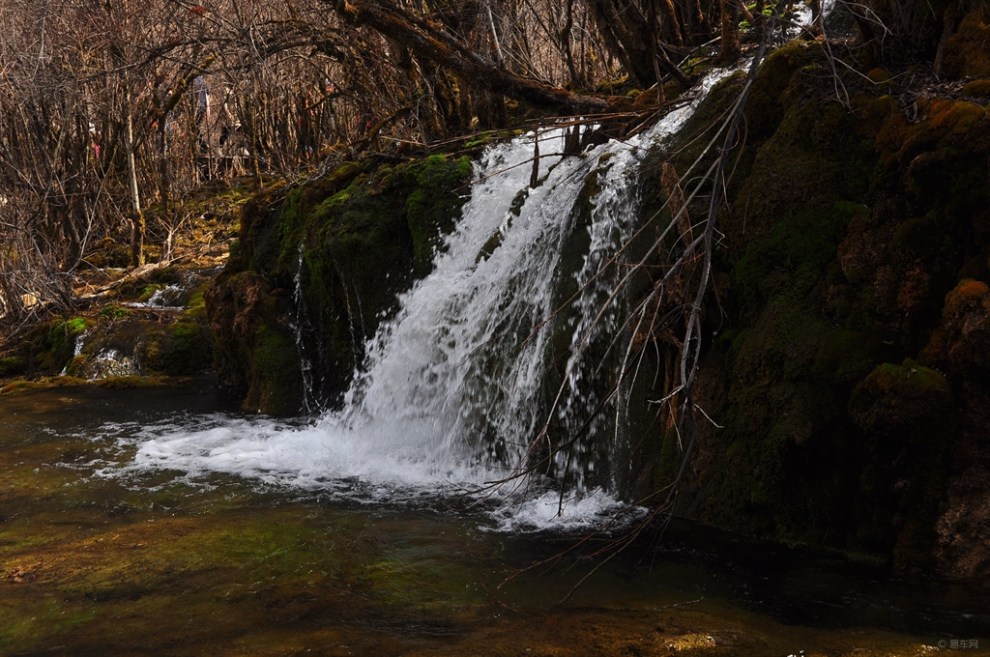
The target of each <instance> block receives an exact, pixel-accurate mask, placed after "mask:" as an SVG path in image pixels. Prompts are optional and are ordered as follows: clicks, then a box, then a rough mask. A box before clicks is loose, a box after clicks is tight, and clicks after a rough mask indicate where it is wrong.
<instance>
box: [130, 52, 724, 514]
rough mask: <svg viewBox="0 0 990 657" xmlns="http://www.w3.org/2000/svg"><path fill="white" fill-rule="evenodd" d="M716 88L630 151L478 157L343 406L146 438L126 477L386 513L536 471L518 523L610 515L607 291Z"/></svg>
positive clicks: (610, 324) (509, 152)
mask: <svg viewBox="0 0 990 657" xmlns="http://www.w3.org/2000/svg"><path fill="white" fill-rule="evenodd" d="M728 73H729V72H728V71H719V72H717V73H715V74H712V75H710V76H708V77H707V78H706V79H705V80H704V81H703V83H702V84H701V87H700V90H699V91H698V93H697V94H696V99H695V101H694V102H693V103H692V104H691V105H685V106H683V107H682V108H680V109H678V110H676V111H674V112H672V113H670V114H668V115H667V116H666V117H665V118H663V119H662V120H661V121H660V122H659V123H657V124H656V125H655V126H654V127H652V128H651V129H649V130H647V131H646V132H644V133H642V134H640V135H639V136H637V137H635V138H632V139H631V140H629V141H627V142H617V141H611V142H609V143H606V144H603V145H599V146H596V147H593V148H591V149H589V150H587V151H585V152H584V153H581V154H579V155H565V154H564V153H563V151H564V141H563V140H564V133H565V131H564V130H563V129H548V130H540V131H536V132H533V133H530V134H528V135H525V136H523V137H520V138H517V139H515V140H513V141H511V142H508V143H504V144H499V145H495V146H492V147H491V148H489V149H488V150H487V151H486V152H485V154H484V155H483V157H482V158H481V160H480V161H479V162H478V163H477V164H476V169H475V178H476V183H475V184H474V185H473V187H472V189H471V195H470V199H469V200H468V201H467V203H466V205H465V206H464V209H463V217H462V219H461V221H460V222H459V224H458V226H457V228H456V230H455V231H454V232H453V233H452V234H451V235H450V236H449V237H448V238H447V240H446V242H445V244H444V248H442V249H441V250H440V252H439V253H438V254H437V256H436V261H435V266H434V270H433V272H432V273H431V274H430V275H429V276H427V277H426V278H424V279H422V280H421V281H419V282H418V283H417V284H415V286H414V287H413V288H412V289H411V290H409V291H408V292H407V293H405V294H404V295H403V296H402V297H401V298H400V300H399V301H400V308H399V311H398V313H397V315H396V316H395V317H394V318H393V319H392V320H391V321H389V322H387V323H386V324H384V325H383V326H382V328H381V330H380V331H379V332H378V334H377V335H376V336H375V337H374V338H373V340H372V341H371V343H370V344H369V345H368V346H367V349H366V353H367V358H366V362H365V363H364V366H363V367H362V369H361V371H360V372H359V373H358V374H357V375H356V376H355V380H354V382H353V385H352V387H351V389H350V391H349V392H348V393H347V395H346V397H345V405H344V408H343V409H341V410H337V411H332V412H326V413H324V414H323V415H322V416H321V417H319V418H318V419H317V420H315V421H313V422H310V423H308V424H306V425H304V426H299V425H298V424H297V425H291V424H285V423H280V422H276V421H273V420H270V419H264V418H252V419H245V418H232V417H214V418H209V419H204V418H196V419H195V420H194V421H193V422H191V423H190V424H191V426H188V427H186V428H185V429H180V428H178V427H175V426H174V425H171V426H168V427H151V428H149V429H148V430H146V431H145V432H144V433H143V434H142V435H141V436H139V437H138V438H137V439H136V440H135V442H136V446H137V454H136V457H135V459H136V460H135V466H136V467H138V468H145V467H153V468H169V469H179V470H185V471H186V472H188V473H190V474H191V475H193V476H196V475H200V474H203V473H206V472H209V471H226V472H232V473H238V474H242V475H246V476H252V477H259V478H261V479H263V480H267V481H271V482H276V483H279V484H284V485H295V486H301V487H305V488H309V489H319V490H321V491H325V492H328V494H330V493H334V492H336V493H339V494H341V495H348V496H356V497H361V498H371V499H389V500H397V499H409V498H416V497H421V496H423V495H436V494H437V493H438V492H443V491H445V490H447V491H450V490H457V491H469V492H470V491H472V490H473V491H478V490H481V489H484V488H485V487H486V486H487V484H488V483H489V482H492V481H494V480H502V479H506V478H511V477H512V476H513V475H514V474H517V473H518V472H519V469H520V468H525V467H527V466H532V465H534V464H535V465H536V468H535V469H536V471H537V474H538V476H536V477H535V478H533V477H525V478H519V479H518V480H514V481H516V482H517V483H518V482H522V481H525V482H526V483H527V484H530V486H528V488H529V489H530V490H531V491H532V490H536V491H537V493H538V495H537V499H540V500H542V502H541V503H540V504H542V506H540V507H538V508H535V509H531V510H532V511H533V512H534V513H535V515H536V516H538V517H540V518H542V519H543V520H545V521H546V520H550V519H551V518H559V517H560V516H561V513H560V512H561V508H560V503H559V500H558V493H557V492H553V491H558V490H560V489H561V488H566V489H567V490H568V491H570V492H569V493H568V495H569V497H568V500H569V501H570V504H569V509H570V511H571V512H573V513H576V514H577V515H578V516H581V517H585V516H588V515H591V516H594V515H595V514H597V513H600V512H601V511H602V509H603V508H608V507H611V506H612V505H614V503H615V502H614V498H613V497H612V496H611V492H612V491H614V490H615V482H614V480H613V474H612V473H613V471H614V469H615V467H614V466H615V465H616V463H615V462H616V461H618V460H621V452H622V450H623V449H624V446H623V444H622V442H623V423H624V418H623V417H622V414H621V413H620V412H619V410H620V409H621V408H622V407H623V405H622V404H621V403H617V401H618V399H617V395H616V393H615V390H616V387H615V383H616V382H615V378H616V375H615V370H617V369H618V368H617V365H618V361H617V359H618V358H621V354H622V351H623V344H622V339H623V338H622V335H623V333H624V331H623V327H622V323H623V321H624V313H625V304H626V301H627V300H626V298H625V295H623V294H615V293H614V291H615V289H616V283H617V281H618V279H619V277H621V276H622V275H623V272H624V264H625V263H624V262H623V258H624V257H625V256H624V254H623V253H622V249H623V246H624V245H625V244H626V243H627V242H628V240H629V238H630V235H631V234H632V232H633V231H634V230H635V228H636V225H637V221H638V219H639V201H640V199H639V197H638V189H639V177H640V164H641V162H642V159H643V157H644V156H645V155H646V153H647V151H648V150H649V148H650V147H652V146H653V145H654V144H656V143H657V142H658V141H661V140H663V139H665V138H666V137H667V136H669V135H671V134H672V133H674V132H675V131H676V130H677V129H678V128H679V127H680V126H681V125H682V124H683V122H684V121H685V120H686V118H687V117H688V116H689V115H690V113H691V112H692V111H693V107H694V106H696V104H697V103H698V102H700V100H701V98H702V97H703V96H704V95H705V93H706V92H707V90H708V89H710V88H711V86H712V85H713V84H714V83H715V82H716V81H717V80H719V79H721V78H722V77H724V76H726V75H728ZM536 142H538V146H539V152H540V153H541V155H540V156H539V158H538V160H537V161H536V162H535V163H534V151H535V148H536ZM534 167H535V170H534ZM534 182H535V183H536V184H535V185H534V184H533V183H534ZM546 484H552V485H551V486H546ZM534 487H535V488H534ZM519 489H520V487H519V486H516V485H513V486H505V487H503V488H502V489H501V490H500V491H498V493H496V495H502V496H508V497H512V496H513V495H514V493H512V492H511V491H517V490H519ZM506 491H509V492H506ZM540 491H543V493H539V492H540ZM546 491H551V492H549V493H547V492H546ZM539 494H542V495H544V497H539ZM517 508H518V504H517ZM503 519H504V518H503ZM531 522H532V523H534V524H536V521H531ZM510 524H511V523H510Z"/></svg>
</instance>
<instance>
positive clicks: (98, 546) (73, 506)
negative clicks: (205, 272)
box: [0, 387, 990, 657]
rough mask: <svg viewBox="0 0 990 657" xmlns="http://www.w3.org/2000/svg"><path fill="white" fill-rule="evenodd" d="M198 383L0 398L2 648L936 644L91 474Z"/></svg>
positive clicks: (275, 495) (234, 495) (565, 649)
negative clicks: (793, 622) (809, 624)
mask: <svg viewBox="0 0 990 657" xmlns="http://www.w3.org/2000/svg"><path fill="white" fill-rule="evenodd" d="M201 392H202V391H200V392H197V391H195V390H192V391H190V390H171V389H164V388H163V389H159V388H156V389H151V390H105V389H94V388H91V387H80V388H78V389H73V388H69V389H65V388H60V389H47V390H44V389H42V390H31V391H26V392H24V393H20V394H14V395H6V396H4V397H3V398H0V416H2V417H3V418H4V423H3V425H2V426H0V618H2V622H0V655H11V656H22V657H24V656H28V655H72V656H73V657H81V656H85V655H115V656H127V655H149V656H150V655H155V656H160V655H176V656H182V655H206V654H210V655H221V656H222V655H239V656H244V655H257V656H262V655H264V656H275V655H279V656H283V655H297V654H298V655H301V654H308V655H400V654H401V655H425V654H434V655H436V654H440V655H491V656H495V655H518V654H527V655H670V654H675V653H677V654H685V655H730V654H731V655H750V654H751V655H758V654H759V655H773V654H780V655H787V654H798V653H799V651H802V650H803V651H804V654H805V655H808V656H809V657H810V656H811V655H852V654H853V653H855V654H857V655H921V654H925V653H927V652H928V651H930V650H931V649H932V648H930V647H926V644H927V646H932V645H937V641H938V639H939V637H938V636H936V635H932V636H928V637H911V636H906V635H901V634H895V633H891V632H886V631H880V630H870V629H862V628H857V629H845V628H842V629H831V630H824V629H811V628H806V627H801V626H788V625H784V624H781V623H779V622H778V621H775V620H773V619H771V618H769V617H768V616H766V615H764V614H761V613H758V612H754V611H753V610H747V609H744V608H742V607H740V606H739V605H738V604H737V603H735V602H731V601H729V600H728V599H726V598H725V597H723V596H722V595H721V594H720V593H718V592H712V591H711V589H710V588H708V587H709V586H710V584H711V575H710V574H707V575H706V574H705V571H704V570H703V569H701V568H700V567H692V566H690V565H685V564H684V563H676V562H669V561H660V562H657V563H656V564H655V565H654V566H653V567H650V568H647V567H644V566H643V565H642V564H639V565H635V564H634V563H633V562H631V561H629V560H626V559H623V560H621V561H623V564H624V565H622V566H619V565H615V564H610V565H609V566H608V567H607V568H603V569H602V570H601V572H599V573H598V574H596V575H595V576H594V577H592V578H591V579H590V580H589V581H588V582H587V583H586V584H585V586H584V587H582V588H580V589H578V590H577V591H576V592H575V594H574V595H573V596H572V597H571V599H570V601H569V602H567V603H562V602H561V600H562V599H563V598H564V597H565V596H566V595H567V593H568V592H569V591H570V589H571V587H572V586H573V585H574V583H576V581H577V580H578V579H579V578H580V577H581V576H583V575H584V574H585V573H586V572H587V571H586V569H582V568H575V567H574V566H575V565H580V564H581V562H580V560H575V559H574V558H571V557H564V558H562V559H559V560H557V561H556V567H551V566H550V565H547V566H546V567H540V568H537V569H534V570H532V571H529V572H524V573H522V574H519V573H520V572H521V571H522V570H523V569H525V568H526V567H528V566H530V565H532V564H533V562H534V560H539V559H543V558H545V557H547V556H550V555H553V554H554V553H556V552H557V551H559V550H560V549H561V545H563V543H558V542H557V541H556V540H553V541H548V540H547V539H546V538H542V539H532V538H520V537H509V536H503V535H499V534H494V533H490V532H485V531H480V530H479V529H478V526H479V524H481V523H482V522H483V520H482V518H480V517H478V516H472V515H469V514H465V513H463V512H453V511H450V512H439V511H438V509H437V508H434V509H418V510H416V509H396V508H391V509H390V508H374V507H368V506H361V505H350V506H349V505H346V504H340V503H327V502H325V501H321V499H320V498H319V495H316V494H305V495H303V494H299V493H293V492H291V491H284V490H271V489H264V488H261V487H259V486H257V485H252V483H251V482H248V481H244V480H239V479H237V478H233V477H224V476H219V475H216V476H212V477H211V478H210V480H209V483H208V484H192V483H188V482H183V481H182V480H180V479H176V478H173V477H172V476H171V474H170V473H164V474H163V473H155V474H148V475H144V474H134V473H131V474H128V475H126V476H120V477H106V476H99V474H98V471H99V470H100V469H101V468H106V467H108V466H113V465H114V464H117V463H123V462H125V461H126V460H127V459H128V458H129V453H128V452H127V450H126V449H123V448H121V447H119V446H118V444H117V442H116V439H115V436H114V432H115V431H127V430H129V429H128V427H133V426H135V425H134V423H135V422H152V421H161V420H162V419H164V418H168V417H171V416H174V415H175V414H177V413H179V412H185V411H184V410H183V411H177V410H175V409H188V408H192V409H193V410H194V411H205V410H208V406H209V404H210V402H209V396H208V395H203V394H201ZM549 563H550V562H548V564H549ZM617 563H618V562H616V564H617ZM514 574H518V575H519V576H517V577H511V576H512V575H514ZM510 578H511V579H510ZM685 603H686V604H685ZM985 645H986V646H987V647H990V640H987V641H986V642H985ZM976 652H978V651H970V652H969V653H967V654H975V653H976Z"/></svg>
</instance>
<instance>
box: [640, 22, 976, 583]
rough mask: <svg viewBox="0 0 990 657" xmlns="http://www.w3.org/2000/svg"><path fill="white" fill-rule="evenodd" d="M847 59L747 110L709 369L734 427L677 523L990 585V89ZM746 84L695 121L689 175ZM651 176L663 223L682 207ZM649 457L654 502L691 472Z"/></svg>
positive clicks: (784, 81) (760, 94)
mask: <svg viewBox="0 0 990 657" xmlns="http://www.w3.org/2000/svg"><path fill="white" fill-rule="evenodd" d="M982 29H983V34H984V36H986V35H987V34H988V32H990V30H988V29H987V26H986V25H983V27H982ZM835 54H839V55H840V56H845V55H846V54H848V53H841V52H837V53H835ZM950 54H951V55H952V56H956V55H957V54H956V53H950ZM828 55H829V51H828V50H827V49H826V48H824V47H822V44H821V43H818V42H811V43H794V44H791V45H789V46H786V47H784V48H783V49H781V50H780V51H778V52H776V53H774V54H773V55H772V56H771V57H770V58H769V59H768V61H767V62H766V63H765V64H764V66H763V67H762V70H761V72H760V74H759V77H758V78H757V79H756V81H755V84H754V86H753V91H752V95H751V96H750V99H749V102H748V104H747V106H746V108H745V121H744V126H745V131H744V133H743V136H742V139H743V140H744V141H743V142H742V143H741V144H740V148H739V149H738V151H737V153H736V159H735V160H734V161H733V167H734V175H733V176H732V178H731V180H730V181H729V183H728V190H727V193H728V197H729V203H728V205H729V207H728V208H727V209H726V210H725V211H723V212H721V213H720V214H719V216H718V222H719V223H718V228H719V231H720V232H721V240H720V243H719V246H718V248H717V251H716V253H715V263H714V268H715V278H714V281H715V283H714V286H713V289H714V291H715V293H714V294H713V295H711V297H710V299H711V303H710V304H709V306H708V308H707V314H706V320H705V321H706V323H707V334H706V336H705V340H706V341H707V344H708V352H707V355H706V357H705V358H706V360H705V362H704V365H703V367H702V371H701V382H702V384H701V386H700V391H701V397H702V398H701V399H699V403H700V405H701V407H703V408H704V410H705V412H706V413H707V414H708V415H709V416H710V417H711V418H713V419H714V420H715V422H717V423H718V424H719V425H720V428H715V427H714V426H713V425H712V424H710V423H707V422H704V423H702V427H701V435H700V440H699V443H698V450H697V452H696V453H695V455H694V456H693V461H692V468H690V470H689V480H690V481H689V484H688V485H687V486H686V487H685V488H686V490H684V491H683V494H682V495H681V497H680V499H679V500H678V504H679V512H680V513H681V514H684V515H688V516H692V517H696V518H699V519H701V520H703V521H704V522H707V523H710V524H713V525H716V526H719V527H723V528H727V529H730V530H733V531H739V532H743V533H747V534H752V535H759V536H764V537H771V538H775V539H778V540H783V541H788V542H797V543H803V544H811V545H816V546H824V547H830V548H837V549H840V550H842V551H844V552H846V553H848V554H857V555H862V556H864V557H866V558H870V559H879V560H882V561H886V562H888V563H890V564H891V565H892V566H893V567H895V568H897V569H900V570H918V571H921V572H927V573H932V572H940V573H943V574H949V575H957V576H976V575H986V574H988V573H990V520H988V518H990V513H988V512H990V506H988V502H987V500H988V499H990V495H988V491H990V443H988V436H990V413H988V411H987V409H988V408H990V405H988V402H990V385H988V383H987V381H990V376H988V374H990V371H988V366H990V361H988V354H990V294H988V287H987V281H990V107H988V98H987V94H985V93H980V90H981V89H985V88H986V85H987V81H986V80H979V79H976V80H959V81H952V80H944V79H943V80H939V81H937V83H936V82H935V81H930V83H929V84H926V85H922V86H921V87H917V86H916V87H914V88H912V89H910V90H909V89H906V88H904V87H901V86H899V85H898V84H896V83H895V82H894V81H891V78H890V76H889V74H886V73H885V72H882V73H883V74H881V72H878V71H872V72H871V73H870V77H873V78H876V79H881V80H886V81H885V82H881V83H874V82H871V81H869V78H867V77H866V76H860V75H858V74H849V73H848V72H846V73H845V74H841V75H840V72H839V70H838V69H837V68H836V65H835V63H834V62H833V61H831V60H830V59H829V56H828ZM849 61H853V62H855V59H854V58H852V57H850V59H849ZM981 74H982V75H984V76H990V71H982V72H981ZM742 84H743V80H742V76H739V77H737V78H736V79H734V80H730V81H728V82H727V83H726V84H724V85H723V87H722V88H721V90H717V91H716V92H715V93H714V94H713V95H712V97H711V98H710V99H709V100H708V102H707V104H706V105H705V106H703V108H702V111H701V112H699V114H698V115H697V116H696V117H695V118H694V119H693V120H692V122H691V124H689V126H688V130H687V131H686V135H684V136H682V139H681V142H680V143H681V144H682V145H683V150H681V151H679V152H678V154H677V155H675V156H674V157H673V162H674V164H675V165H676V166H677V167H678V169H679V170H683V169H686V167H687V166H688V165H689V164H690V162H691V161H693V158H694V157H695V156H696V155H697V148H696V146H695V144H697V143H698V141H692V139H694V138H695V137H697V136H698V135H700V134H702V132H703V130H705V129H707V128H708V127H709V126H710V125H711V124H712V123H713V122H714V121H716V120H717V119H718V116H719V112H720V111H721V110H722V109H724V108H726V107H728V106H729V103H730V102H731V100H732V99H734V98H735V97H736V95H737V94H738V91H739V89H740V88H741V87H742ZM840 101H842V102H840ZM663 157H670V156H667V155H665V156H663ZM657 166H658V162H657V161H654V166H653V167H652V170H653V171H655V170H656V167H657ZM645 176H646V179H645V182H644V188H645V189H646V190H647V192H646V193H647V195H648V196H649V197H650V198H652V199H653V203H652V209H650V210H648V212H652V211H654V210H655V209H656V208H658V207H660V206H661V205H662V204H663V202H664V201H666V196H665V195H664V193H663V192H662V191H661V190H662V185H661V184H660V183H659V181H658V180H656V179H657V178H658V177H659V176H657V175H655V173H654V174H653V175H652V178H651V167H647V170H646V173H645ZM703 214H704V211H703V210H702V209H699V212H698V215H701V216H703ZM647 216H649V214H647ZM658 341H661V342H662V339H660V338H658ZM671 440H672V438H671V437H669V436H668V437H667V441H668V442H670V441H671ZM665 447H668V446H665ZM651 450H652V451H651V452H650V453H651V454H658V455H659V456H656V457H651V458H653V464H652V465H653V467H652V468H647V474H645V475H644V477H643V479H644V481H645V482H646V484H645V488H647V489H649V488H650V487H653V488H656V487H659V486H662V485H664V484H665V483H667V481H668V478H669V476H670V473H671V472H672V467H671V463H669V462H667V463H664V462H662V461H663V460H667V461H671V460H679V459H680V454H679V453H678V450H676V449H665V448H661V447H658V446H654V447H652V448H651ZM673 470H676V469H673Z"/></svg>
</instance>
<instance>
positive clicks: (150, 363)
mask: <svg viewBox="0 0 990 657" xmlns="http://www.w3.org/2000/svg"><path fill="white" fill-rule="evenodd" d="M135 355H136V356H137V358H138V360H139V362H140V364H141V367H142V370H146V369H147V370H154V371H157V372H162V373H164V374H168V375H173V376H178V375H188V374H197V373H200V372H204V371H207V370H208V369H209V368H210V367H211V364H212V360H213V358H212V356H213V349H212V338H211V336H210V333H209V330H208V329H207V328H206V327H205V326H204V325H202V324H199V323H197V322H190V321H179V322H175V323H173V324H170V325H168V326H166V327H165V328H163V329H161V330H158V331H149V332H148V333H147V334H145V336H144V339H143V340H141V341H140V342H139V343H138V345H137V346H136V349H135Z"/></svg>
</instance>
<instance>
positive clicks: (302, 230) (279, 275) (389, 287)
mask: <svg viewBox="0 0 990 657" xmlns="http://www.w3.org/2000/svg"><path fill="white" fill-rule="evenodd" d="M471 169H472V167H471V161H470V159H468V158H467V157H460V158H455V157H447V156H444V155H434V156H429V157H426V158H422V159H418V160H413V161H410V162H404V163H401V164H395V165H379V166H375V164H374V163H373V162H371V161H370V160H366V161H364V162H362V163H354V162H351V163H346V164H343V165H341V166H340V167H338V168H337V169H336V170H335V171H333V172H332V173H331V174H330V175H328V176H325V177H322V178H319V179H317V180H314V181H311V182H308V183H305V184H300V185H295V186H291V187H282V186H276V187H274V188H273V189H270V190H268V191H267V192H264V193H262V194H260V195H258V196H257V197H256V198H255V199H253V200H252V201H251V202H250V203H249V204H248V205H247V207H246V208H245V210H244V212H243V214H242V220H241V232H240V240H239V242H238V244H237V246H236V248H235V249H233V250H232V254H231V259H230V262H229V263H228V265H227V267H226V268H225V270H224V272H223V273H222V274H221V275H220V276H219V277H218V279H217V280H216V282H215V284H214V285H213V287H212V288H211V289H210V291H209V292H208V294H207V296H206V303H207V308H208V312H209V315H210V323H211V327H212V329H213V332H214V335H215V336H216V338H217V345H218V352H217V359H216V367H217V376H218V380H219V383H220V386H221V388H222V390H223V391H224V392H225V393H226V394H227V395H228V396H231V397H233V398H234V399H236V400H238V401H240V402H241V403H242V406H243V407H244V408H245V409H246V410H250V411H260V412H264V413H270V414H276V415H292V414H297V413H300V412H301V411H303V410H306V409H304V403H305V401H306V400H307V397H308V398H309V399H310V400H311V401H312V402H313V403H314V404H316V405H319V406H323V405H327V404H332V403H333V402H335V401H338V400H339V398H340V395H341V394H342V393H343V391H344V390H345V389H346V387H347V385H348V383H349V381H350V377H351V375H352V373H353V372H354V369H355V365H356V364H357V363H359V362H360V360H361V357H362V349H363V345H364V342H365V340H366V339H368V338H369V337H370V336H372V335H374V332H375V330H376V328H377V326H378V324H379V323H380V322H381V321H382V319H383V318H384V317H386V316H387V315H388V314H389V313H390V312H392V311H393V310H394V308H395V304H396V298H397V295H398V294H399V293H400V292H402V291H404V290H406V289H407V288H408V287H409V286H410V284H411V282H412V281H413V279H414V278H415V277H420V276H422V275H424V274H426V273H428V272H429V270H430V268H431V262H432V255H433V252H434V249H435V248H437V247H438V246H439V244H440V242H441V238H442V236H443V235H444V234H445V233H447V232H448V231H449V230H450V229H451V228H452V226H453V224H454V222H455V221H456V219H457V217H458V214H459V209H460V206H461V205H462V204H463V202H464V200H465V198H466V195H467V193H468V184H469V182H470V175H471ZM310 410H312V409H310Z"/></svg>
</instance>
